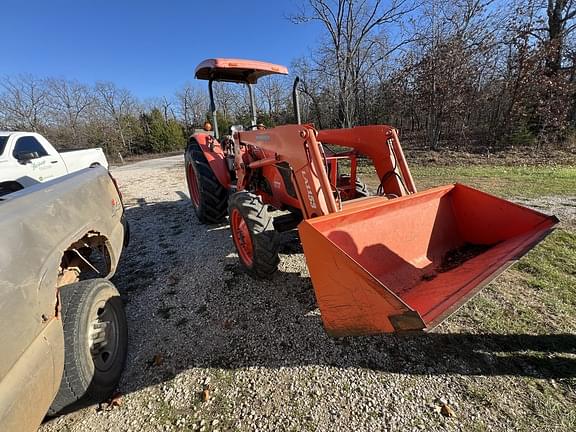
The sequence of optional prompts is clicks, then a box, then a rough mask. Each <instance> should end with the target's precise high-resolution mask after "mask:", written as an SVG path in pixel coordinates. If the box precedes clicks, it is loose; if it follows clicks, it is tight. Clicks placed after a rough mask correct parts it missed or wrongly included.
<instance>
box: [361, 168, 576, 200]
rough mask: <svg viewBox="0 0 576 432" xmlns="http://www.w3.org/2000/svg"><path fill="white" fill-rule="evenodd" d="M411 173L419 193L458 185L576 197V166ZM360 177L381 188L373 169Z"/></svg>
mask: <svg viewBox="0 0 576 432" xmlns="http://www.w3.org/2000/svg"><path fill="white" fill-rule="evenodd" d="M410 169H411V171H412V176H413V177H414V181H415V183H416V187H417V188H418V189H419V190H425V189H429V188H431V187H434V186H440V185H445V184H449V183H457V182H458V183H464V184H467V185H469V186H472V187H476V188H478V189H481V190H484V191H487V192H490V193H492V194H495V195H499V196H504V197H517V198H534V197H539V196H574V195H576V166H560V167H553V166H485V165H478V166H453V167H452V166H422V165H412V166H411V167H410ZM359 173H360V175H362V176H363V180H364V181H366V182H367V184H368V186H370V187H372V188H375V187H376V186H378V180H377V179H376V176H375V175H372V173H373V169H372V168H371V167H370V166H367V165H363V164H362V165H360V166H359ZM368 176H370V177H372V178H369V177H368Z"/></svg>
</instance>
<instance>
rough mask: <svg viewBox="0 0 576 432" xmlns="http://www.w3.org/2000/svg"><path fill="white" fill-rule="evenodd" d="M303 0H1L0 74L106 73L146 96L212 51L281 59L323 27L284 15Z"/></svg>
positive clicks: (91, 76) (300, 51) (174, 83)
mask: <svg viewBox="0 0 576 432" xmlns="http://www.w3.org/2000/svg"><path fill="white" fill-rule="evenodd" d="M298 4H300V3H299V0H282V1H274V0H268V1H265V0H253V1H250V0H242V1H231V0H226V1H217V0H213V1H209V0H205V1H196V0H189V1H185V0H178V1H176V0H164V1H161V0H158V1H153V0H141V1H134V0H115V1H114V0H75V1H72V0H44V1H41V0H33V1H32V0H19V1H15V0H2V5H1V7H0V11H1V17H2V19H1V20H0V41H2V42H1V45H0V46H1V47H2V48H1V51H0V53H1V55H2V62H1V63H0V76H4V75H15V74H20V73H30V74H33V75H36V76H38V77H48V76H50V77H61V78H67V79H74V80H78V81H80V82H83V83H87V84H92V83H94V82H96V81H112V82H114V83H116V84H117V85H118V86H120V87H125V88H128V89H129V90H131V91H132V92H133V93H134V94H135V95H136V96H138V97H139V98H142V99H146V98H151V97H157V96H164V95H166V96H169V95H172V94H173V93H174V92H175V91H176V90H177V89H179V88H180V87H181V86H182V85H184V84H185V83H186V82H192V81H193V72H194V68H195V67H196V65H197V64H198V63H199V62H200V61H201V60H203V59H205V58H210V57H239V58H253V59H257V60H264V61H271V62H274V63H280V64H286V65H288V66H289V64H290V62H291V61H292V60H294V59H295V58H297V57H299V56H302V55H305V54H307V53H308V52H309V50H310V49H311V48H312V47H313V46H314V45H315V44H316V42H317V39H318V37H319V34H320V30H319V27H318V26H317V25H314V24H300V25H296V24H292V23H290V22H289V21H288V20H287V19H286V18H285V17H286V16H287V15H289V14H291V13H293V12H294V11H296V10H297V6H298Z"/></svg>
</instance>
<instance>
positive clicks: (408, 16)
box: [0, 0, 576, 156]
mask: <svg viewBox="0 0 576 432" xmlns="http://www.w3.org/2000/svg"><path fill="white" fill-rule="evenodd" d="M575 18H576V0H512V1H504V0H389V1H383V0H303V3H302V4H301V6H300V7H299V8H297V9H296V10H295V11H294V13H293V15H292V16H291V17H290V19H291V20H292V21H293V22H294V23H295V24H303V23H308V22H315V23H317V24H319V28H321V29H322V34H321V37H320V39H319V40H318V42H317V44H316V46H315V47H314V48H313V49H312V51H311V52H310V54H309V55H308V56H305V57H302V58H299V59H295V60H294V61H293V62H292V64H291V72H292V75H291V76H290V77H288V78H286V77H278V76H272V77H266V78H263V79H261V80H260V81H259V83H258V85H257V87H256V97H257V108H258V115H259V121H260V122H262V123H264V124H266V125H268V126H274V125H279V124H284V123H292V122H294V121H295V118H294V113H293V112H294V109H293V106H292V101H291V90H292V79H293V76H294V75H298V76H299V77H300V78H301V84H300V86H299V89H300V93H301V98H300V99H301V111H302V114H303V115H302V117H303V120H304V121H306V122H313V123H315V124H316V125H317V127H319V128H338V127H351V126H356V125H366V124H380V123H386V124H391V125H393V126H395V127H397V128H398V129H399V130H400V133H401V135H402V138H403V141H404V143H405V144H406V145H409V146H412V147H420V148H427V149H433V150H441V149H443V148H455V149H468V150H470V149H472V150H478V151H486V150H489V149H507V148H510V147H512V146H530V147H534V148H543V147H547V146H548V147H549V146H554V147H564V148H571V146H573V143H574V141H576V138H575V137H576V132H575V131H576V129H575V127H576V39H575V35H576V33H575V32H574V30H575V29H576V19H575ZM192 66H193V65H192ZM215 95H216V101H217V106H218V109H219V113H218V115H219V118H218V124H219V126H220V128H221V131H224V132H225V131H226V130H227V129H228V127H229V126H230V125H231V124H248V123H249V119H250V115H249V102H248V100H247V93H246V91H245V89H244V88H242V86H234V85H229V84H224V83H216V84H215ZM208 105H209V104H208V101H207V92H206V88H205V85H202V83H201V84H198V85H186V86H184V87H183V88H182V89H180V90H178V91H177V92H176V93H175V94H174V95H171V96H167V97H163V98H159V99H156V100H151V101H146V102H141V101H138V100H137V98H136V97H135V96H134V95H133V94H131V93H130V92H129V91H128V90H125V89H121V88H118V87H117V86H116V85H114V84H113V83H108V82H99V83H96V84H94V85H86V84H83V83H78V82H75V81H69V80H64V79H54V78H38V77H34V76H16V77H4V78H3V79H2V80H1V81H0V129H6V128H7V129H23V130H33V131H38V132H42V133H43V134H45V135H46V136H47V137H48V138H49V139H51V140H52V141H54V142H55V143H57V144H59V145H60V146H61V147H64V148H76V147H93V146H100V147H103V148H104V149H105V151H106V152H107V154H109V155H112V156H116V155H117V154H122V155H130V154H140V153H148V152H165V151H171V150H176V149H180V148H182V147H183V146H184V145H185V138H186V137H187V136H188V135H190V134H191V133H193V132H194V130H195V129H197V128H199V127H201V125H202V124H203V123H204V121H205V120H207V119H210V113H209V111H208Z"/></svg>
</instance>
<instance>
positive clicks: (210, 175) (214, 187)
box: [184, 138, 228, 224]
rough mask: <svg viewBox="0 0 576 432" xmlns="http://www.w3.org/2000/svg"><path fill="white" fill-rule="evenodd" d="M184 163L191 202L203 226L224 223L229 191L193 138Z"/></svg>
mask: <svg viewBox="0 0 576 432" xmlns="http://www.w3.org/2000/svg"><path fill="white" fill-rule="evenodd" d="M184 163H185V165H186V183H187V184H188V191H189V192H190V200H191V201H192V207H194V211H195V212H196V216H197V217H198V220H199V221H200V222H201V223H203V224H218V223H222V222H223V221H224V220H225V218H226V211H227V205H228V191H227V190H226V189H225V188H224V186H222V185H221V184H220V182H219V181H218V178H216V175H215V174H214V172H213V171H212V169H211V168H210V165H209V164H208V161H207V160H206V156H204V153H203V152H202V150H201V149H200V146H199V145H198V143H197V142H196V140H194V139H193V138H192V139H190V141H189V143H188V147H187V148H186V153H185V156H184Z"/></svg>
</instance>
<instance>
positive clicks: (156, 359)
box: [152, 354, 164, 366]
mask: <svg viewBox="0 0 576 432" xmlns="http://www.w3.org/2000/svg"><path fill="white" fill-rule="evenodd" d="M162 363H164V357H162V354H155V355H154V357H153V358H152V364H153V365H154V366H162Z"/></svg>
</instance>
